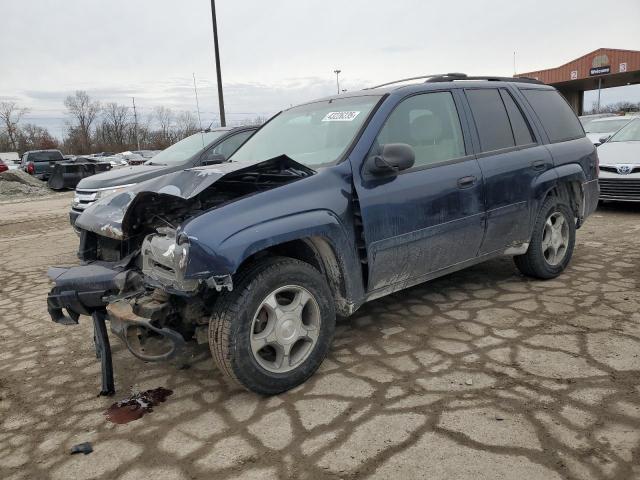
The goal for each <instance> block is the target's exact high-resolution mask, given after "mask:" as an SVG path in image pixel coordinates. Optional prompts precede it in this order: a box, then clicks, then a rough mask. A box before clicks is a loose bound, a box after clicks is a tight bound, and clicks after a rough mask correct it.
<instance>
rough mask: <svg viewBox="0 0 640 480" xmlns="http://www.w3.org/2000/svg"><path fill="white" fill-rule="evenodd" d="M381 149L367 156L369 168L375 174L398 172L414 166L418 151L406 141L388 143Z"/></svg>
mask: <svg viewBox="0 0 640 480" xmlns="http://www.w3.org/2000/svg"><path fill="white" fill-rule="evenodd" d="M381 150H382V152H380V154H378V155H372V156H370V157H369V158H367V162H366V167H367V170H369V172H370V173H372V174H373V175H381V174H389V173H397V172H400V171H402V170H406V169H407V168H411V167H413V164H414V163H415V161H416V152H414V151H413V148H412V147H411V145H407V144H406V143H387V144H385V145H382V149H381Z"/></svg>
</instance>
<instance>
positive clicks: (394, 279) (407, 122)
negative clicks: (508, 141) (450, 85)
mask: <svg viewBox="0 0 640 480" xmlns="http://www.w3.org/2000/svg"><path fill="white" fill-rule="evenodd" d="M456 98H457V96H456V97H454V95H453V94H452V92H450V91H440V92H429V93H420V94H415V95H413V96H410V97H408V98H405V99H404V100H402V101H400V102H399V103H398V105H396V107H395V108H394V110H393V111H392V112H391V113H390V115H389V116H388V118H387V119H386V121H385V123H384V125H383V127H382V128H381V130H380V132H379V133H378V135H377V137H376V140H375V142H374V144H373V147H372V149H371V151H370V152H369V156H371V155H375V154H376V153H378V152H379V151H380V149H381V148H382V145H384V144H388V143H404V144H408V145H410V146H411V147H412V148H413V149H414V151H415V156H416V160H415V164H414V166H413V167H412V168H410V169H408V170H404V171H402V172H400V173H398V174H395V175H387V176H379V175H372V174H370V173H367V172H366V171H363V172H362V174H361V176H360V178H359V181H358V182H357V183H356V190H357V194H358V197H359V203H360V209H361V214H362V220H363V228H364V237H365V241H366V243H367V247H368V249H367V253H368V257H367V258H368V260H367V261H368V265H369V281H368V290H369V292H375V291H376V290H381V289H385V288H386V287H388V286H390V285H393V286H394V287H393V288H392V289H393V290H398V289H400V288H403V286H404V285H406V284H407V283H411V282H412V281H413V283H417V281H420V279H421V277H423V278H424V277H425V276H427V275H428V274H430V273H432V272H436V271H438V270H441V269H443V268H445V267H448V266H450V265H453V264H456V263H459V262H462V261H464V260H467V259H470V258H474V257H475V256H476V254H477V252H478V248H479V246H480V242H481V240H482V233H483V231H484V223H483V222H484V220H483V215H484V202H483V198H482V197H483V190H482V174H481V172H480V167H479V166H478V162H477V161H476V160H475V158H473V155H472V154H471V148H470V145H471V144H470V143H469V144H465V137H464V134H463V130H465V131H466V123H464V124H462V123H461V121H460V116H459V113H458V110H459V108H460V107H461V104H460V103H459V98H458V100H456ZM463 125H464V126H465V127H464V129H463ZM466 132H467V135H468V131H466Z"/></svg>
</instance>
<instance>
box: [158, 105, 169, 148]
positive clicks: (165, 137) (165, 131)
mask: <svg viewBox="0 0 640 480" xmlns="http://www.w3.org/2000/svg"><path fill="white" fill-rule="evenodd" d="M154 114H155V115H154V116H155V120H156V122H157V123H158V126H159V127H160V129H159V131H158V135H157V136H158V142H157V143H158V145H159V146H161V148H166V147H168V146H169V145H171V144H172V143H173V138H172V137H173V135H172V130H173V119H174V115H173V111H172V110H171V109H170V108H167V107H162V106H161V107H156V108H155V109H154Z"/></svg>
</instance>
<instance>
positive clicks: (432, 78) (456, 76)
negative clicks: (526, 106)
mask: <svg viewBox="0 0 640 480" xmlns="http://www.w3.org/2000/svg"><path fill="white" fill-rule="evenodd" d="M424 78H426V80H425V83H432V82H434V83H435V82H453V81H454V80H488V81H492V82H517V83H538V84H542V82H540V81H539V80H536V79H535V78H529V77H493V76H484V75H479V76H471V77H470V76H468V75H467V74H466V73H436V74H432V75H420V76H418V77H409V78H401V79H400V80H394V81H392V82H387V83H381V84H380V85H375V86H373V87H367V88H364V89H363V90H373V89H374V88H381V87H386V86H389V85H394V84H396V83H402V82H409V81H411V80H422V79H424Z"/></svg>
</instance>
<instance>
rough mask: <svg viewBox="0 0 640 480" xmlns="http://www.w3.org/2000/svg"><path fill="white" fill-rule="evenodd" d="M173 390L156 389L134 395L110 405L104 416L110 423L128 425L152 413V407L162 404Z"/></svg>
mask: <svg viewBox="0 0 640 480" xmlns="http://www.w3.org/2000/svg"><path fill="white" fill-rule="evenodd" d="M172 393H173V390H169V389H167V388H163V387H158V388H154V389H153V390H145V391H144V392H140V393H136V394H135V395H132V396H131V397H129V398H125V399H124V400H120V401H119V402H116V403H114V404H113V405H111V406H110V407H109V408H108V409H107V411H106V412H104V415H105V416H106V417H107V420H109V421H110V422H112V423H118V424H123V423H129V422H132V421H134V420H137V419H139V418H141V417H142V416H143V415H144V414H145V413H150V412H152V411H153V407H155V406H156V405H158V404H159V403H162V402H164V401H165V400H166V399H167V397H168V396H169V395H171V394H172Z"/></svg>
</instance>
